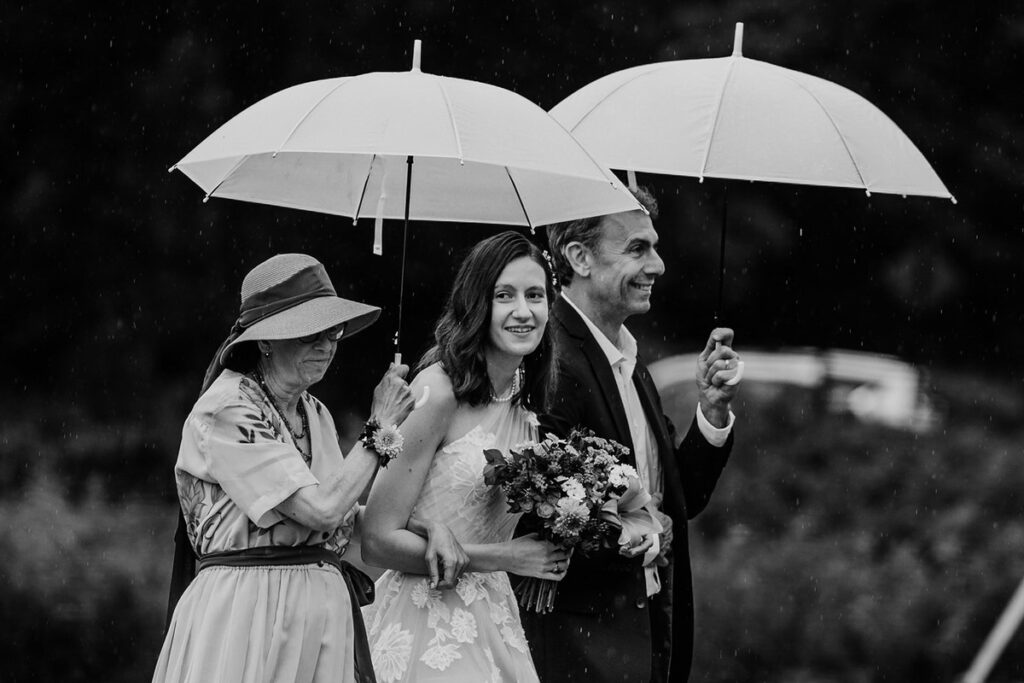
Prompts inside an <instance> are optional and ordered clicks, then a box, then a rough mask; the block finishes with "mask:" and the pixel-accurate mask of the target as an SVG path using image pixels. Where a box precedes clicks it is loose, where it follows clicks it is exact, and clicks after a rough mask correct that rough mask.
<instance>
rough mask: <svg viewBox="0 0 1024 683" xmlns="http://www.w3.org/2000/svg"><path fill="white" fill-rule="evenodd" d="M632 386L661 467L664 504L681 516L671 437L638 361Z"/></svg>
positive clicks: (655, 393)
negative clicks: (641, 407)
mask: <svg viewBox="0 0 1024 683" xmlns="http://www.w3.org/2000/svg"><path fill="white" fill-rule="evenodd" d="M633 383H634V384H635V385H636V389H637V393H638V394H639V396H640V404H641V405H642V406H643V407H644V415H645V416H646V417H647V424H649V425H650V426H651V431H652V432H654V440H655V442H656V443H657V446H658V462H660V463H661V469H662V480H663V485H664V494H665V500H666V501H667V502H669V503H670V505H671V506H672V507H674V508H675V509H677V510H682V511H684V512H685V510H686V495H685V493H684V492H683V487H682V485H681V482H682V478H681V475H680V472H679V466H678V464H677V463H676V458H675V444H674V443H672V436H671V434H669V431H668V425H667V424H666V422H665V416H664V413H663V411H662V408H661V399H660V398H659V397H658V390H657V388H656V387H655V386H654V380H653V379H651V373H649V372H647V366H646V365H644V364H643V363H641V362H640V361H639V360H637V364H636V370H634V371H633ZM670 509H671V508H670ZM684 519H685V514H684Z"/></svg>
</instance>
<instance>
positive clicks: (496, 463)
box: [484, 448, 508, 486]
mask: <svg viewBox="0 0 1024 683" xmlns="http://www.w3.org/2000/svg"><path fill="white" fill-rule="evenodd" d="M484 457H485V458H487V464H486V465H485V466H484V483H486V484H487V485H488V486H494V485H495V484H499V483H501V481H502V479H503V478H504V474H505V472H506V470H507V469H508V462H507V461H506V460H505V456H504V455H503V454H502V452H501V451H499V450H498V449H496V448H488V449H486V450H484Z"/></svg>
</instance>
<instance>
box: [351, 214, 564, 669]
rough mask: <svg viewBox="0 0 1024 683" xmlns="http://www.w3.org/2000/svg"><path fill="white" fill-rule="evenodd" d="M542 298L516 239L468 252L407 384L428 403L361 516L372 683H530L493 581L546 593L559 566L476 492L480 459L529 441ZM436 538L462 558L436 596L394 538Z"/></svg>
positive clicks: (542, 360) (485, 490)
mask: <svg viewBox="0 0 1024 683" xmlns="http://www.w3.org/2000/svg"><path fill="white" fill-rule="evenodd" d="M551 297H552V291H551V285H550V278H549V277H548V271H547V268H546V266H545V263H544V259H543V256H542V254H541V252H540V250H539V249H538V248H537V247H536V246H535V245H534V244H532V243H531V242H530V241H529V240H527V239H526V238H525V237H523V236H522V235H520V234H518V233H515V232H504V233H501V234H500V235H496V236H494V237H491V238H488V239H486V240H484V241H482V242H480V243H479V244H477V245H476V247H474V249H473V250H472V252H471V253H470V254H469V256H468V257H467V258H466V260H465V261H464V262H463V264H462V266H461V268H460V269H459V273H458V275H457V276H456V278H455V283H454V284H453V286H452V291H451V295H450V296H449V298H448V303H447V306H446V307H445V310H444V313H443V314H442V315H441V317H440V319H439V320H438V322H437V326H436V328H435V332H434V338H435V341H436V344H435V346H434V347H433V348H432V349H430V351H428V352H427V353H426V354H425V355H424V357H423V358H422V359H421V360H420V363H419V368H420V369H421V372H420V373H419V375H418V376H417V377H416V379H415V381H414V382H413V383H412V391H413V393H414V394H416V395H418V394H419V393H420V392H421V391H423V388H424V387H428V386H429V387H430V399H429V402H428V403H427V404H426V405H425V406H423V407H422V408H420V409H418V410H416V411H415V412H414V413H412V414H411V415H410V417H409V418H407V419H406V421H405V422H404V423H403V425H402V431H403V433H404V436H405V455H403V458H402V460H401V461H396V462H395V463H393V464H392V466H391V467H389V468H387V469H386V470H385V469H382V470H381V471H380V472H379V473H378V474H377V479H376V481H375V482H374V484H373V488H372V490H371V492H370V497H369V500H368V502H367V505H366V512H365V517H364V527H363V534H364V536H363V556H364V559H365V561H366V562H367V563H368V564H372V565H376V566H381V567H387V568H388V569H389V570H390V571H387V572H385V573H384V574H383V575H382V576H381V577H380V578H379V579H378V580H377V599H376V601H375V602H374V603H373V604H372V605H369V606H368V607H366V608H365V609H364V616H365V620H366V623H367V629H368V636H369V641H370V649H371V653H372V657H373V667H374V670H375V671H376V674H377V678H378V680H379V681H381V683H392V682H394V681H430V680H435V681H472V682H473V683H477V682H478V681H536V680H537V674H536V671H535V670H534V667H533V661H532V660H531V658H530V651H529V647H528V646H527V643H526V637H525V635H524V633H523V628H522V625H521V624H520V620H519V608H518V606H517V604H516V599H515V596H514V595H513V593H512V589H511V587H510V585H509V579H508V575H507V574H506V572H511V573H514V574H519V575H522V576H533V577H538V578H542V579H552V580H559V579H561V577H562V576H564V572H565V567H566V563H567V560H568V558H567V555H566V553H565V552H564V551H563V550H561V549H560V548H558V547H556V546H554V545H552V544H551V543H549V542H547V541H541V540H539V539H538V538H537V537H536V536H535V535H532V534H531V535H529V536H521V537H518V538H512V533H513V531H514V529H515V526H516V522H517V521H518V517H519V515H514V514H511V513H509V512H508V506H507V504H506V502H505V498H504V496H503V495H502V494H501V492H500V490H498V489H497V488H496V487H490V486H487V485H486V484H485V483H484V480H483V469H484V465H485V464H486V461H485V458H484V453H483V451H484V449H486V448H498V449H502V450H504V451H507V450H508V448H509V447H510V446H513V445H516V444H519V443H522V442H524V441H530V440H536V439H537V427H536V425H537V418H536V416H535V415H534V413H533V412H532V409H534V408H537V407H539V406H540V405H541V402H542V400H543V393H544V389H545V386H546V384H547V381H548V370H549V366H550V361H551V342H550V340H549V338H548V337H547V335H546V334H545V327H546V325H547V320H548V307H549V305H550V303H551ZM439 524H444V525H447V526H448V527H449V528H450V529H451V532H452V533H453V534H454V535H455V537H456V538H457V539H458V541H459V542H460V543H461V544H462V547H463V549H464V551H465V553H466V555H468V565H467V566H466V572H465V573H464V574H462V575H461V576H459V577H458V579H457V583H455V581H454V580H451V583H452V584H455V585H454V587H449V588H444V586H445V583H446V582H445V581H441V582H435V581H434V580H433V579H431V578H428V577H426V576H423V575H422V572H423V567H424V562H423V559H424V555H425V553H426V550H427V545H426V544H427V541H425V540H423V538H422V537H421V536H420V535H417V534H415V533H413V532H411V531H408V530H407V528H415V527H416V526H420V525H439ZM446 569H449V570H450V568H446ZM449 574H450V571H449ZM447 578H451V577H450V576H449V577H447Z"/></svg>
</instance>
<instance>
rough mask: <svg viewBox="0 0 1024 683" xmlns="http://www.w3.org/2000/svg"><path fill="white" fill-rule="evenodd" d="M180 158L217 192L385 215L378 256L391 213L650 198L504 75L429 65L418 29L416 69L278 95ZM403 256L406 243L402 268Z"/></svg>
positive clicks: (552, 209) (517, 215)
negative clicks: (437, 70) (440, 71)
mask: <svg viewBox="0 0 1024 683" xmlns="http://www.w3.org/2000/svg"><path fill="white" fill-rule="evenodd" d="M175 169H177V170H179V171H181V172H182V173H184V174H185V175H187V176H188V177H189V178H190V179H192V180H193V181H194V182H195V183H196V184H197V185H199V186H200V187H201V188H202V189H203V190H204V191H205V192H206V196H207V198H209V197H224V198H227V199H238V200H242V201H248V202H257V203H261V204H272V205H275V206H285V207H291V208H297V209H307V210H310V211H317V212H320V213H327V214H335V215H339V216H348V217H351V218H352V219H353V223H355V222H356V221H357V220H358V219H359V218H361V217H367V216H369V217H374V218H376V230H375V239H374V252H375V253H378V254H379V253H381V250H382V244H381V221H382V219H385V218H404V219H405V220H406V222H407V223H408V220H409V219H410V218H412V219H420V220H428V221H456V222H470V223H492V224H493V223H498V224H507V225H518V226H528V227H530V228H531V229H533V228H534V227H536V226H538V225H545V224H548V223H555V222H560V221H566V220H572V219H576V218H584V217H587V216H596V215H602V214H606V213H615V212H619V211H630V210H634V209H637V208H638V207H639V206H640V205H639V204H638V203H637V201H636V200H635V199H634V198H633V196H632V195H631V194H630V193H629V191H628V190H626V188H625V187H624V186H623V185H622V183H621V182H619V180H618V179H617V178H616V177H615V175H614V174H613V173H611V172H610V171H609V170H608V169H607V168H605V167H604V166H602V165H600V164H599V163H597V162H596V161H595V160H594V159H593V158H592V157H591V156H590V154H589V153H588V152H587V151H586V150H585V149H584V148H583V147H582V146H581V145H580V143H579V142H577V141H576V140H575V139H574V138H573V137H572V136H571V135H570V134H569V133H567V132H566V131H565V129H564V128H563V127H562V126H561V125H559V124H558V123H557V122H556V121H555V120H554V119H552V118H551V116H550V115H548V113H547V112H545V111H544V110H543V109H541V108H540V107H538V106H537V105H535V104H534V103H532V102H530V101H529V100H527V99H525V98H523V97H521V96H519V95H517V94H516V93H513V92H511V91H509V90H504V89H502V88H499V87H496V86H493V85H488V84H485V83H480V82H477V81H469V80H463V79H459V78H446V77H444V76H436V75H433V74H427V73H423V72H422V71H421V70H420V41H418V40H417V41H415V44H414V49H413V64H412V70H411V71H408V72H376V73H368V74H363V75H360V76H352V77H343V78H331V79H326V80H320V81H312V82H309V83H303V84H300V85H296V86H294V87H291V88H287V89H285V90H282V91H280V92H277V93H275V94H273V95H270V96H269V97H267V98H265V99H263V100H261V101H259V102H257V103H256V104H254V105H252V106H250V107H249V108H248V109H246V110H244V111H242V112H241V113H240V114H238V115H237V116H235V117H234V118H233V119H231V120H230V121H228V122H227V123H225V124H224V125H222V126H221V127H220V128H218V129H217V130H216V131H214V132H213V133H212V134H211V135H210V136H209V137H207V138H206V140H204V141H203V142H202V143H200V144H199V145H198V146H197V147H196V148H195V149H193V150H192V151H191V152H189V153H188V154H187V155H185V157H184V158H183V159H182V160H181V161H179V162H178V163H177V164H175V165H174V166H173V167H172V168H171V170H175ZM413 188H414V189H413ZM404 260H405V259H404V241H403V279H404ZM403 285H404V283H403ZM402 289H404V286H402V287H401V288H400V291H401V290H402ZM398 326H399V332H400V329H401V299H400V300H399V323H398ZM398 338H399V333H396V337H395V344H396V347H397V345H398Z"/></svg>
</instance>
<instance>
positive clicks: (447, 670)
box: [363, 402, 537, 683]
mask: <svg viewBox="0 0 1024 683" xmlns="http://www.w3.org/2000/svg"><path fill="white" fill-rule="evenodd" d="M536 438H537V428H536V417H535V416H533V414H532V413H529V412H528V411H526V410H524V409H523V408H521V407H519V406H514V405H511V404H510V403H499V402H494V403H491V404H490V406H488V408H487V411H486V413H485V416H484V418H483V420H482V421H481V423H480V424H478V425H477V426H476V427H474V428H473V429H472V430H470V431H469V433H467V434H466V435H465V436H463V437H461V438H459V439H457V440H455V441H453V442H451V443H449V444H448V445H446V446H443V447H442V448H441V449H440V450H438V451H437V453H436V454H435V455H434V460H433V463H432V464H431V467H430V471H429V472H428V474H427V478H426V481H425V482H424V485H423V489H422V490H421V492H420V497H419V500H418V501H417V502H416V506H415V509H414V512H413V514H414V516H416V517H418V518H420V519H423V520H438V521H442V522H444V523H446V524H447V525H448V526H449V528H451V530H452V531H453V532H454V533H455V535H456V537H457V538H458V539H459V541H460V542H461V543H463V544H468V543H499V542H503V541H507V540H509V539H510V538H512V533H513V531H514V530H515V526H516V522H517V521H518V519H519V515H513V514H511V513H509V512H508V505H507V503H506V501H505V496H504V495H503V494H502V493H501V491H500V490H499V489H497V488H496V487H490V486H487V485H486V484H485V483H484V478H483V470H484V465H485V464H486V460H485V458H484V454H483V451H484V449H485V448H498V449H500V450H502V451H505V452H507V451H508V448H509V447H510V446H514V445H516V444H519V443H522V442H524V441H530V440H535V439H536ZM427 581H428V580H427V577H425V576H421V575H416V574H403V573H401V572H397V571H391V570H389V571H387V572H385V573H384V574H383V575H382V576H381V577H380V578H379V579H378V580H377V598H376V600H375V601H374V603H373V604H372V605H368V606H367V607H365V608H364V609H363V616H364V618H365V620H366V626H367V631H368V633H367V635H368V636H369V641H370V650H371V653H372V656H373V668H374V670H375V672H376V674H377V680H378V681H379V682H380V683H394V682H395V681H418V682H420V683H423V682H426V681H446V682H447V681H465V682H466V683H470V682H472V683H480V682H482V681H495V682H496V681H515V682H517V683H521V682H524V681H536V680H537V673H536V671H535V669H534V667H533V660H532V659H531V658H530V649H529V647H528V646H527V643H526V636H525V634H524V633H523V627H522V624H521V623H520V620H519V607H518V605H517V604H516V598H515V595H514V594H513V593H512V588H511V585H510V584H509V580H508V575H507V574H506V573H505V572H467V573H465V574H463V575H462V577H461V578H460V579H459V582H458V586H457V587H456V588H454V589H448V590H443V591H439V590H431V589H430V588H429V587H428V583H427Z"/></svg>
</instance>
